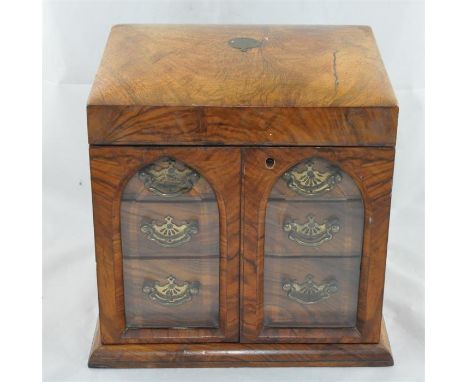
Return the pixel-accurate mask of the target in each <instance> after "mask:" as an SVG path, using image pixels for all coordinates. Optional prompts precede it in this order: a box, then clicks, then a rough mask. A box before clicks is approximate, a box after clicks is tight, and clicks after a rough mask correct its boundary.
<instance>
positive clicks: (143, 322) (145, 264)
mask: <svg viewBox="0 0 468 382" xmlns="http://www.w3.org/2000/svg"><path fill="white" fill-rule="evenodd" d="M123 265H124V269H123V270H124V290H125V322H126V325H127V327H128V328H137V329H138V328H145V327H146V328H180V329H182V328H193V327H201V328H210V327H211V328H217V327H218V323H219V260H218V259H217V258H216V259H169V260H168V259H164V260H162V259H145V260H133V259H124V263H123ZM169 276H174V277H175V278H176V282H177V283H178V284H181V283H183V282H189V283H197V284H198V293H197V294H196V295H194V296H193V297H192V300H191V301H187V302H185V303H183V304H180V305H161V304H159V303H158V302H157V301H152V300H151V299H150V298H148V295H146V294H144V293H143V286H144V285H145V284H154V282H158V283H159V284H165V283H167V281H166V279H167V278H168V277H169Z"/></svg>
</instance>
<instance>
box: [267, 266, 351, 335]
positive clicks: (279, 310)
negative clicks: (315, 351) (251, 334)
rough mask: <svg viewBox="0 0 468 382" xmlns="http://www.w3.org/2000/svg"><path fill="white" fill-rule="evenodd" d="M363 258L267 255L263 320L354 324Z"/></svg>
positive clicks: (311, 324) (294, 324)
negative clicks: (276, 256)
mask: <svg viewBox="0 0 468 382" xmlns="http://www.w3.org/2000/svg"><path fill="white" fill-rule="evenodd" d="M359 269H360V258H359V257H355V258H333V259H326V258H320V259H319V258H314V259H286V258H266V259H265V273H264V280H265V281H264V324H265V326H270V327H353V326H355V324H356V314H357V301H358V289H359Z"/></svg>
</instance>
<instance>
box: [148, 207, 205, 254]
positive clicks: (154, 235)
mask: <svg viewBox="0 0 468 382" xmlns="http://www.w3.org/2000/svg"><path fill="white" fill-rule="evenodd" d="M173 220H174V218H173V217H172V216H169V215H168V216H166V217H165V218H164V223H161V222H158V221H157V220H152V221H151V222H150V223H142V224H141V226H140V230H141V232H143V233H144V234H146V238H147V239H148V240H152V241H155V242H156V243H158V244H159V245H160V246H161V247H165V248H173V247H178V246H179V245H182V244H184V243H187V242H188V241H190V240H191V239H192V235H196V234H197V233H198V222H197V221H195V220H194V221H189V222H183V223H182V224H180V225H177V224H175V223H174V221H173Z"/></svg>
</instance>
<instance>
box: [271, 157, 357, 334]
mask: <svg viewBox="0 0 468 382" xmlns="http://www.w3.org/2000/svg"><path fill="white" fill-rule="evenodd" d="M363 226H364V208H363V202H362V198H361V193H360V191H359V189H358V187H357V186H356V184H355V183H354V181H353V179H352V178H351V177H350V176H349V175H348V174H346V173H345V172H344V171H343V170H341V169H340V168H339V167H337V166H335V165H333V164H332V163H330V162H328V161H326V160H324V159H321V158H311V159H308V160H305V161H303V162H301V163H299V164H297V165H296V166H294V167H292V168H290V169H289V170H288V171H286V172H285V173H284V174H283V175H282V176H281V178H280V179H278V181H277V182H276V184H275V185H274V187H273V189H272V191H271V194H270V197H269V199H268V205H267V211H266V218H265V263H264V264H265V265H264V266H265V268H264V324H265V326H270V327H352V326H355V324H356V316H357V300H358V289H359V272H360V263H361V252H362V238H363Z"/></svg>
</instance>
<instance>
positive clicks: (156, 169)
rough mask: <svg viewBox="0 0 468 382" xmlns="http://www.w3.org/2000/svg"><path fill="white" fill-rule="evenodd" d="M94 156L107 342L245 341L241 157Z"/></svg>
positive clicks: (120, 150)
mask: <svg viewBox="0 0 468 382" xmlns="http://www.w3.org/2000/svg"><path fill="white" fill-rule="evenodd" d="M90 155H91V176H92V190H93V208H94V226H95V237H96V263H97V276H98V286H99V289H98V292H99V309H100V330H101V336H102V341H103V342H104V343H107V344H117V343H177V342H179V343H184V342H220V341H236V340H238V331H239V329H238V328H239V303H238V300H239V296H238V290H239V227H240V222H239V216H240V169H241V168H240V150H239V149H237V148H188V147H187V148H146V147H145V148H144V147H139V148H138V147H131V148H130V147H92V148H91V150H90ZM226 158H229V161H226Z"/></svg>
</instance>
